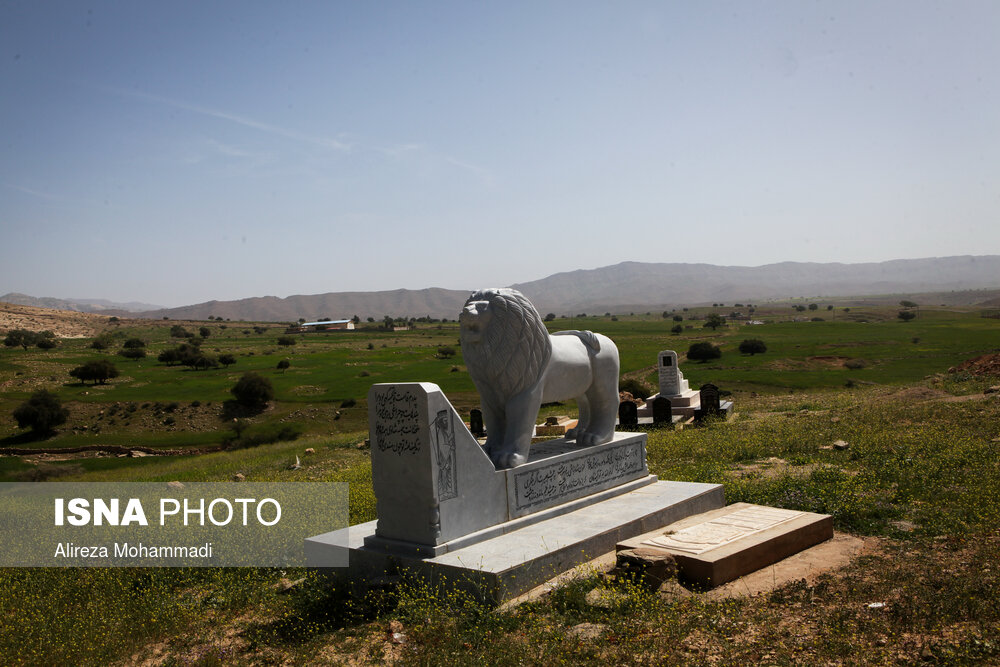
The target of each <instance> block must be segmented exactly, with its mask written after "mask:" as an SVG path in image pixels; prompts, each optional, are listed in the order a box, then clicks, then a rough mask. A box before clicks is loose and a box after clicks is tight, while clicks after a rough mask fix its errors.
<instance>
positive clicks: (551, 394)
mask: <svg viewBox="0 0 1000 667" xmlns="http://www.w3.org/2000/svg"><path fill="white" fill-rule="evenodd" d="M459 322H460V324H461V341H462V355H463V356H464V357H465V363H466V366H467V367H468V369H469V375H470V376H471V377H472V381H473V382H474V383H475V384H476V388H477V389H478V390H479V395H480V397H481V399H482V407H483V422H484V423H485V425H486V431H487V434H488V435H487V438H486V453H487V454H488V455H489V457H490V459H491V460H492V461H493V464H494V465H495V466H496V468H497V469H498V470H499V469H503V468H513V467H516V466H519V465H521V464H523V463H527V461H528V448H529V447H530V445H531V436H532V433H533V430H534V426H535V420H536V418H537V417H538V408H539V407H540V406H541V404H542V403H548V402H551V401H565V400H568V399H571V398H573V399H576V402H577V405H578V406H579V409H580V420H579V422H578V424H577V426H576V428H574V429H571V430H570V431H568V432H567V433H566V437H567V438H568V439H575V440H576V442H577V444H578V445H581V446H589V445H599V444H602V443H605V442H609V441H610V440H611V439H612V437H613V436H614V431H615V417H616V416H617V414H618V365H619V364H618V348H617V347H615V344H614V343H613V342H612V341H611V339H610V338H608V337H607V336H603V335H601V334H595V333H593V332H590V331H559V332H557V333H555V334H552V335H549V332H548V330H546V328H545V325H544V324H543V323H542V318H541V317H540V316H539V315H538V311H537V310H535V307H534V306H533V305H531V302H530V301H528V300H527V299H526V298H525V297H524V295H523V294H521V293H520V292H518V291H517V290H513V289H485V290H480V291H478V292H475V293H473V294H472V295H471V296H470V297H469V299H468V300H467V301H466V302H465V307H464V308H463V310H462V314H461V315H460V316H459Z"/></svg>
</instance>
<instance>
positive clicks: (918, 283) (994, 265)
mask: <svg viewBox="0 0 1000 667" xmlns="http://www.w3.org/2000/svg"><path fill="white" fill-rule="evenodd" d="M481 287H489V286H488V285H478V284H470V285H469V286H468V288H467V289H463V290H448V289H441V288H437V287H431V288H427V289H416V290H414V289H398V290H392V291H382V292H329V293H326V294H314V295H295V296H289V297H286V298H278V297H275V296H264V297H256V298H251V299H240V300H238V301H208V302H205V303H199V304H195V305H191V306H182V307H179V308H156V307H151V306H147V305H145V304H112V303H110V302H107V301H103V300H100V299H89V300H85V299H65V300H61V299H34V298H32V297H27V296H25V295H22V294H7V295H5V296H2V297H0V301H8V302H12V303H18V304H21V305H32V306H42V307H48V308H62V309H66V310H79V311H88V312H102V313H105V314H120V315H126V316H131V317H143V318H156V319H159V318H162V317H169V318H171V319H207V318H208V316H210V315H211V316H214V317H217V318H226V319H230V320H259V321H293V320H297V319H299V318H300V317H304V318H306V319H310V320H311V319H318V318H323V317H328V318H332V319H339V318H347V317H351V316H353V315H359V316H361V317H362V318H367V317H373V318H375V319H376V320H380V319H382V317H383V316H385V315H392V316H394V317H398V316H404V315H405V316H408V317H421V316H424V315H428V316H431V317H437V318H440V317H447V318H449V319H454V318H456V317H457V316H458V313H459V311H460V310H461V308H462V304H463V303H464V302H465V299H466V298H467V297H468V295H469V293H470V292H471V291H473V290H474V289H478V288H481ZM511 287H514V288H516V289H519V290H521V291H522V292H524V294H525V295H527V296H528V297H529V298H530V299H531V300H532V301H533V302H534V303H535V305H536V306H537V307H538V310H540V311H541V312H542V313H543V314H544V313H546V312H553V313H556V314H560V315H562V314H566V315H571V314H576V313H580V312H588V313H603V312H607V311H610V312H619V313H620V312H629V311H637V310H653V309H660V308H674V307H678V306H686V305H697V304H710V303H729V304H731V303H735V302H743V303H758V302H761V301H767V300H779V299H787V298H797V297H806V298H820V297H846V296H862V295H873V294H922V293H924V294H927V293H939V292H951V291H956V292H958V291H965V290H978V289H998V288H1000V256H998V255H983V256H969V255H965V256H960V257H935V258H928V259H900V260H892V261H888V262H877V263H866V264H840V263H825V264H824V263H801V262H782V263H780V264H768V265H765V266H756V267H746V266H715V265H712V264H653V263H642V262H622V263H621V264H615V265H614V266H605V267H601V268H598V269H587V270H579V271H570V272H566V273H556V274H554V275H551V276H549V277H547V278H543V279H541V280H534V281H531V282H525V283H519V284H515V285H511ZM990 296H994V295H990ZM974 297H975V295H972V298H973V300H972V301H971V302H972V303H975V300H974ZM985 298H989V297H987V296H984V299H985ZM54 304H63V305H54ZM116 311H117V312H116ZM136 311H143V312H136Z"/></svg>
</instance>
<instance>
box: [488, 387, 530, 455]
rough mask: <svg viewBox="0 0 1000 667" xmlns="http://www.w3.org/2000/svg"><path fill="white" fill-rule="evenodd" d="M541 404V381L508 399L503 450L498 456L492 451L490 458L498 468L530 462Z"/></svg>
mask: <svg viewBox="0 0 1000 667" xmlns="http://www.w3.org/2000/svg"><path fill="white" fill-rule="evenodd" d="M541 405H542V387H541V383H539V384H538V385H536V386H534V387H531V388H530V389H526V390H524V391H522V392H521V393H520V394H518V395H516V396H514V397H513V398H511V399H510V400H509V401H507V405H506V415H507V432H506V433H505V434H504V444H503V446H502V451H501V452H499V453H498V455H496V456H495V455H494V453H493V452H492V451H491V452H490V458H491V459H492V460H493V464H494V465H495V466H496V468H497V470H503V469H505V468H516V467H517V466H519V465H522V464H524V463H527V462H528V450H529V449H530V448H531V436H532V435H533V434H534V432H535V419H536V418H537V417H538V408H539V407H541Z"/></svg>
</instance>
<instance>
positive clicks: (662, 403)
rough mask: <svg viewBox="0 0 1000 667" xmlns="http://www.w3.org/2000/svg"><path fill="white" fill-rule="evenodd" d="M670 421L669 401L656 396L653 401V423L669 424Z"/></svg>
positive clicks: (663, 397)
mask: <svg viewBox="0 0 1000 667" xmlns="http://www.w3.org/2000/svg"><path fill="white" fill-rule="evenodd" d="M672 419H673V409H672V407H671V405H670V399H669V398H667V397H666V396H657V397H656V398H655V399H653V423H654V424H663V423H666V424H669V423H670V422H671V420H672Z"/></svg>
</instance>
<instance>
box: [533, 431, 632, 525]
mask: <svg viewBox="0 0 1000 667" xmlns="http://www.w3.org/2000/svg"><path fill="white" fill-rule="evenodd" d="M645 467H646V455H645V448H644V447H643V443H642V442H630V443H627V444H624V445H620V446H617V447H607V446H605V447H601V448H599V449H598V450H597V451H595V452H594V453H592V454H587V455H584V456H577V457H575V458H571V459H569V460H566V461H556V462H553V463H550V464H548V465H541V466H529V467H528V468H527V469H526V470H524V471H523V472H517V470H516V469H515V472H514V473H513V474H514V494H515V498H514V507H515V509H517V510H523V509H526V508H530V507H534V506H536V505H543V504H545V505H552V504H556V502H557V501H558V502H562V500H563V499H565V500H570V499H571V498H570V496H572V497H577V496H580V495H583V494H584V493H585V492H587V491H588V489H593V490H595V491H596V490H597V487H605V488H606V487H607V486H608V485H610V484H611V483H613V482H614V480H619V479H622V480H624V481H627V480H628V479H633V478H634V477H635V475H636V474H638V473H641V472H642V471H643V470H645Z"/></svg>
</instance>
